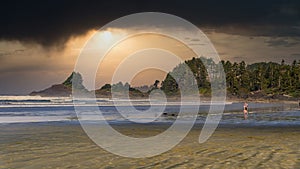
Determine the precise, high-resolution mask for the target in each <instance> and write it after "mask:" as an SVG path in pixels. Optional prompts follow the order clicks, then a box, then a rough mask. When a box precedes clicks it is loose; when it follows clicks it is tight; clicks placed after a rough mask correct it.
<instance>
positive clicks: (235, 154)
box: [0, 123, 300, 169]
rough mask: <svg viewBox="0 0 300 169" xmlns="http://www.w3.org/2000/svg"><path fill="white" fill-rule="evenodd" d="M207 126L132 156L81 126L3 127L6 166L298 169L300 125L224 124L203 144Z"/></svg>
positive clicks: (143, 131)
mask: <svg viewBox="0 0 300 169" xmlns="http://www.w3.org/2000/svg"><path fill="white" fill-rule="evenodd" d="M167 127H168V126H167V125H166V126H164V125H153V126H151V125H139V126H138V127H137V126H135V125H130V124H126V125H116V126H114V128H116V129H117V130H118V131H120V132H122V133H124V134H127V135H130V136H134V137H147V136H152V135H156V134H158V133H160V132H162V131H163V130H165V129H166V128H167ZM200 130H201V126H195V127H194V128H193V130H192V131H191V132H190V133H189V135H188V136H187V137H186V138H185V139H184V140H183V141H182V142H181V143H180V144H179V145H177V146H176V147H174V148H173V149H172V150H170V151H168V152H166V153H163V154H161V155H158V156H155V157H151V158H142V159H131V158H124V157H120V156H116V155H114V154H111V153H109V152H107V151H105V150H103V149H101V148H100V147H98V146H97V145H95V144H94V143H93V142H92V141H91V140H90V139H89V138H88V137H87V135H86V134H85V133H84V132H83V131H82V129H81V127H80V126H79V125H76V124H64V125H57V124H52V123H42V124H17V125H15V124H10V125H1V126H0V152H1V153H0V168H30V169H32V168H37V169H40V168H297V167H299V166H300V161H299V159H300V152H299V147H300V141H299V138H300V126H298V127H297V126H294V127H251V128H250V127H230V126H229V127H222V128H218V129H217V130H216V132H215V133H214V134H213V136H212V137H211V138H210V139H209V140H208V141H207V142H205V143H203V144H199V143H198V137H199V133H200Z"/></svg>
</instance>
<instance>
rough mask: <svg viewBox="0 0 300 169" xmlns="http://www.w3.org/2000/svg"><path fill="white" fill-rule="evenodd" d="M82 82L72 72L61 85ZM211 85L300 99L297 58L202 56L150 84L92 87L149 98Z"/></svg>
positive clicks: (239, 93)
mask: <svg viewBox="0 0 300 169" xmlns="http://www.w3.org/2000/svg"><path fill="white" fill-rule="evenodd" d="M223 70H224V71H223ZM222 72H223V73H222ZM191 74H192V75H191ZM222 79H226V84H224V85H221V83H220V82H223V81H222ZM74 82H75V83H74ZM82 82H83V79H82V77H81V75H80V74H79V73H76V72H73V73H72V74H71V75H70V76H69V77H68V78H67V80H66V81H65V82H63V85H64V86H66V87H68V88H72V85H73V88H74V87H75V89H80V90H82V89H85V88H84V86H83V85H82ZM211 82H213V83H211ZM212 84H214V90H216V89H217V90H224V88H226V91H227V96H228V97H237V98H249V97H250V98H257V99H259V98H266V97H267V98H268V99H276V97H279V96H284V97H285V98H283V99H286V98H299V97H300V60H299V61H298V62H297V61H293V63H292V64H286V63H285V61H284V60H282V62H281V63H275V62H268V63H266V62H259V63H253V64H246V63H245V62H244V61H242V62H240V63H237V62H233V63H232V62H230V61H223V60H222V61H221V62H219V63H215V62H214V61H213V60H212V59H207V58H204V57H200V58H192V59H191V60H187V61H185V62H184V63H181V64H179V65H177V66H176V67H175V68H174V69H173V70H172V71H171V72H169V73H168V74H167V75H166V77H165V79H164V80H163V81H162V82H161V83H160V81H158V80H155V82H154V83H153V85H151V86H147V85H144V86H141V87H131V86H130V84H129V83H125V84H123V83H122V82H119V83H117V84H105V85H104V86H102V87H101V88H100V89H98V90H95V93H96V95H97V96H99V97H107V96H109V97H111V90H112V89H113V90H114V91H115V92H117V93H120V94H121V96H122V95H123V94H124V92H126V91H127V90H128V89H129V95H130V96H132V97H148V96H149V94H150V92H151V91H152V90H154V89H161V90H162V91H164V92H165V94H166V95H167V96H169V97H172V96H175V97H177V96H180V94H181V89H180V86H185V88H186V89H184V90H189V88H190V86H194V85H197V86H196V87H197V88H198V91H199V94H200V95H202V96H207V97H209V96H211V91H212ZM74 85H75V86H74ZM197 88H196V89H197Z"/></svg>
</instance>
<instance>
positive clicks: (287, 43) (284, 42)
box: [265, 38, 300, 47]
mask: <svg viewBox="0 0 300 169" xmlns="http://www.w3.org/2000/svg"><path fill="white" fill-rule="evenodd" d="M265 43H267V44H268V46H272V47H278V46H284V47H292V46H295V45H299V44H300V42H299V40H298V41H291V40H289V39H286V38H271V39H269V40H266V41H265Z"/></svg>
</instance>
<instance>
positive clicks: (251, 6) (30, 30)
mask: <svg viewBox="0 0 300 169" xmlns="http://www.w3.org/2000/svg"><path fill="white" fill-rule="evenodd" d="M0 6H1V7H0V17H1V27H0V39H2V40H3V39H5V40H20V41H26V42H37V43H40V44H42V45H44V46H52V45H60V44H63V43H64V42H65V41H66V40H68V39H69V38H70V37H71V36H75V35H80V34H83V33H85V32H86V31H88V30H90V29H93V28H95V29H98V28H99V27H101V26H103V25H104V24H106V23H108V22H109V21H112V20H113V19H117V18H118V17H121V16H124V15H128V14H132V13H137V12H149V11H155V12H165V13H170V14H174V15H177V16H179V17H183V18H185V19H187V20H189V21H191V22H192V23H194V24H196V25H198V26H201V27H207V28H209V29H213V30H215V31H218V32H225V33H232V34H241V35H248V36H260V35H262V36H300V29H299V28H300V27H299V24H300V21H299V18H300V17H299V11H300V1H298V0H264V1H261V0H251V1H250V0H248V1H242V0H226V1H224V0H220V1H217V0H206V1H202V0H195V1H179V0H172V1H171V0H167V1H159V0H152V1H142V0H135V1H123V0H110V1H81V2H80V1H58V0H44V1H41V0H39V1H37V0H27V1H19V2H18V1H6V2H1V5H0Z"/></svg>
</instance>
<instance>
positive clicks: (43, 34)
mask: <svg viewBox="0 0 300 169" xmlns="http://www.w3.org/2000/svg"><path fill="white" fill-rule="evenodd" d="M151 11H154V12H164V13H170V14H173V15H177V16H179V17H182V18H184V19H186V20H188V21H190V22H191V23H193V24H195V25H197V26H198V27H199V28H200V29H201V30H203V31H204V32H205V33H206V35H207V36H208V37H209V38H210V40H211V41H212V43H213V45H214V46H215V47H216V49H217V51H218V53H219V54H220V57H221V59H224V60H230V61H237V62H239V61H242V60H245V61H246V62H247V63H249V64H250V63H253V62H260V61H267V62H268V61H273V62H280V61H281V60H282V59H285V60H286V61H287V63H291V62H292V60H300V1H298V0H264V1H261V0H260V1H259V0H251V1H250V0H249V1H241V0H227V1H224V0H220V1H217V0H207V1H203V0H197V1H178V0H172V1H168V0H167V1H158V0H157V1H155V0H153V1H141V0H136V1H122V0H110V1H105V2H101V1H89V2H85V1H81V2H79V1H55V0H49V1H31V0H28V1H20V2H16V1H7V2H2V3H1V7H0V18H1V27H0V94H27V93H30V92H31V91H33V90H41V89H43V88H46V87H49V86H51V85H52V84H55V83H60V82H61V81H63V80H64V79H65V78H66V77H67V76H68V75H69V74H70V73H71V72H72V70H73V68H74V64H75V62H76V58H77V56H78V54H79V51H80V49H81V48H82V46H83V44H84V43H85V41H86V40H87V39H88V38H89V37H90V36H91V35H92V34H93V32H94V31H95V30H98V29H99V28H100V27H101V26H103V25H105V24H107V23H108V22H110V21H112V20H114V19H117V18H119V17H122V16H124V15H128V14H132V13H137V12H151ZM149 26H151V25H149ZM122 29H125V30H126V29H128V28H126V27H123V28H122ZM190 44H192V45H197V39H194V40H193V39H191V43H190ZM100 81H101V80H100Z"/></svg>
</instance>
